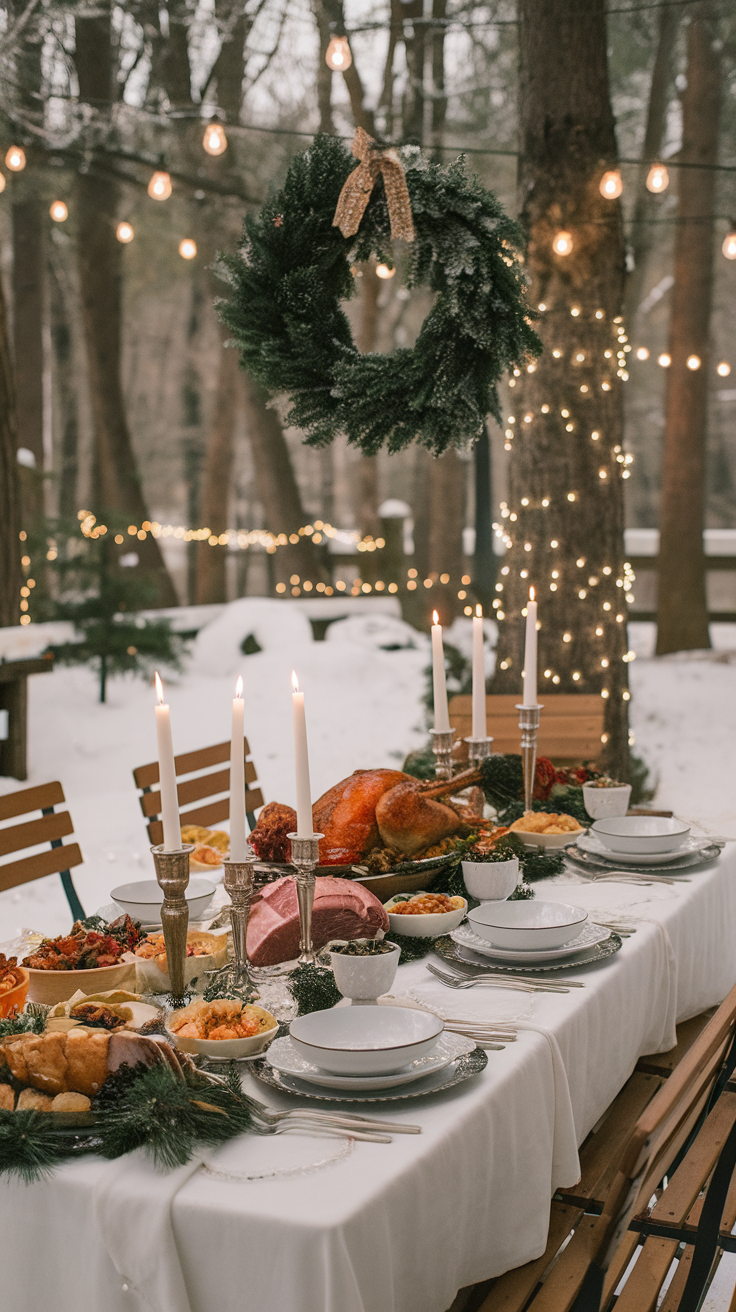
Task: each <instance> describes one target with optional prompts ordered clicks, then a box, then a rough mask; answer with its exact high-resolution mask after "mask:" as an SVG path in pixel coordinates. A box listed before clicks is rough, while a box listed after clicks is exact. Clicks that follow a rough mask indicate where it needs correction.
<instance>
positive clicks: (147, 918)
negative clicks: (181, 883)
mask: <svg viewBox="0 0 736 1312" xmlns="http://www.w3.org/2000/svg"><path fill="white" fill-rule="evenodd" d="M214 893H215V886H214V884H210V882H209V880H207V879H190V880H189V883H188V884H187V889H186V893H185V897H186V900H187V906H188V907H189V919H190V921H195V920H201V919H202V916H203V915H204V913H205V911H206V910H207V907H208V906H209V904H210V902H211V901H212V898H213V897H214ZM110 896H111V898H113V900H114V901H115V902H116V903H117V905H118V906H119V907H121V908H122V910H123V911H126V912H127V913H128V915H129V916H131V917H132V919H133V920H140V921H142V922H143V924H144V925H160V924H161V904H162V902H163V900H164V894H163V889H162V888H161V886H160V885H159V884H158V883H157V881H156V880H155V879H140V880H138V882H137V883H134V884H120V885H119V887H118V888H114V889H113V890H112V893H111V894H110Z"/></svg>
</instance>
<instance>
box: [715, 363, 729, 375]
mask: <svg viewBox="0 0 736 1312" xmlns="http://www.w3.org/2000/svg"><path fill="white" fill-rule="evenodd" d="M730 372H731V366H730V364H729V363H728V361H726V360H721V363H720V364H719V366H718V368H717V369H716V373H717V374H718V376H719V378H728V375H729V374H730Z"/></svg>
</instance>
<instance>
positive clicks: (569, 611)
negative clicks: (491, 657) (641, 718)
mask: <svg viewBox="0 0 736 1312" xmlns="http://www.w3.org/2000/svg"><path fill="white" fill-rule="evenodd" d="M518 12H519V20H520V29H519V44H520V136H521V151H520V159H519V188H520V200H521V211H522V219H523V222H524V224H525V226H526V230H527V233H528V235H529V251H528V256H527V264H526V268H527V272H528V274H529V275H530V277H531V292H530V299H531V303H532V304H533V305H536V304H537V303H539V302H542V303H543V304H545V305H546V307H547V308H546V310H545V311H544V312H543V314H542V317H541V320H540V323H539V326H538V331H539V332H540V334H541V336H542V339H543V341H544V345H545V348H546V349H545V352H544V354H543V356H542V357H541V359H540V360H539V361H538V363H537V364H536V367H534V369H533V372H531V373H528V372H525V373H523V374H522V376H521V378H520V379H519V380H518V385H517V388H516V389H515V391H514V393H513V401H512V402H511V403H510V409H511V410H512V411H513V415H514V419H515V423H514V424H513V426H512V425H511V424H509V428H508V429H507V433H511V434H513V435H514V436H513V437H512V438H511V439H508V440H511V441H513V449H512V454H511V458H510V480H509V482H510V496H509V509H508V512H507V516H508V517H507V518H505V520H504V523H505V528H506V530H507V532H508V535H509V536H510V538H511V547H510V548H509V550H508V553H507V555H506V558H505V561H504V574H503V583H502V584H501V585H500V587H501V589H502V591H501V593H500V596H499V597H498V598H497V599H498V600H499V601H500V602H501V604H500V605H499V606H498V607H497V611H498V614H499V616H500V615H503V616H504V622H503V623H501V624H500V636H499V647H498V665H497V677H496V687H497V689H498V690H499V691H504V692H516V691H520V690H521V666H522V658H521V651H522V647H521V643H522V630H523V624H524V621H523V619H522V611H523V610H524V609H525V606H526V601H527V598H528V595H529V586H530V584H533V585H534V587H535V590H536V594H537V597H538V600H539V618H540V621H541V629H540V632H539V674H540V679H539V684H540V688H539V693H540V701H542V702H544V695H545V691H549V692H578V691H579V692H585V693H598V692H599V693H600V694H601V696H602V697H604V699H605V735H604V736H605V743H604V751H603V754H602V755H603V759H604V762H605V764H606V766H607V768H609V769H610V770H612V771H614V772H615V773H616V774H617V775H619V776H622V775H625V774H626V773H627V772H628V714H627V713H628V688H627V677H626V676H627V670H628V665H627V664H626V662H625V661H624V659H623V657H624V656H625V654H626V651H627V645H628V644H627V636H626V609H625V602H624V596H623V593H624V587H623V581H624V575H623V549H624V547H623V525H624V514H623V483H622V480H621V476H620V475H621V470H622V465H621V464H620V463H619V462H618V461H617V458H616V457H617V455H619V454H621V446H622V443H623V413H622V409H623V407H622V401H623V398H622V395H621V384H620V383H619V381H618V380H617V377H616V351H617V349H620V350H621V351H622V350H623V343H622V344H620V346H617V341H616V338H617V336H618V332H617V325H616V323H615V321H616V319H617V318H618V317H619V316H620V314H621V306H622V299H623V282H624V246H623V235H622V228H621V210H620V205H619V204H618V202H611V201H608V200H605V199H604V198H603V197H602V196H601V195H600V192H599V189H598V184H599V182H600V178H601V175H602V173H603V171H604V167H611V164H612V162H613V161H615V158H616V139H615V131H614V120H613V114H612V110H611V104H610V98H609V89H608V67H607V57H606V13H605V6H604V3H603V0H569V3H568V4H567V5H565V6H564V7H561V6H560V5H559V4H557V3H556V2H555V0H520V4H519V11H518ZM601 161H605V166H604V165H602V163H601ZM559 229H566V230H568V231H570V232H571V233H572V236H573V242H574V247H573V251H572V254H570V255H566V256H559V255H556V254H555V253H554V252H553V250H552V241H553V238H554V235H555V232H556V231H557V230H559ZM573 311H575V313H573ZM597 316H600V317H597ZM606 351H608V352H609V356H608V358H606V356H605V355H604V352H606ZM553 352H554V353H555V354H553ZM580 357H582V359H581V358H580ZM527 416H528V417H529V418H528V420H527V418H526V417H527ZM512 516H513V518H512ZM553 544H554V545H553ZM506 570H508V573H506V572H505V571H506ZM617 584H618V585H619V586H617ZM497 586H499V585H497ZM566 638H567V639H568V640H566ZM575 676H577V677H575Z"/></svg>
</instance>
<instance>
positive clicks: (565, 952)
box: [450, 920, 611, 966]
mask: <svg viewBox="0 0 736 1312" xmlns="http://www.w3.org/2000/svg"><path fill="white" fill-rule="evenodd" d="M610 937H611V931H610V929H609V928H608V927H607V926H605V925H596V924H594V923H593V922H592V921H590V920H586V922H585V924H584V925H583V927H582V929H581V931H580V933H579V934H578V936H577V938H573V939H571V940H570V942H569V943H566V944H565V946H564V947H562V948H544V949H542V948H537V949H536V950H534V949H532V950H531V951H529V949H527V950H526V951H522V950H518V951H511V950H510V949H507V948H494V947H491V944H490V943H486V942H484V941H483V939H482V938H479V937H478V935H477V934H475V933H473V930H472V929H471V927H470V925H459V926H458V928H457V929H453V931H452V934H451V935H450V938H453V939H454V940H455V942H456V943H459V944H460V947H463V948H468V949H469V950H470V951H471V952H476V953H477V954H478V956H481V957H490V958H491V960H492V961H494V962H496V963H500V962H507V963H508V964H509V965H518V966H521V965H523V966H536V965H542V964H543V963H545V962H548V961H549V962H552V961H562V960H564V958H565V957H574V956H575V954H576V953H578V952H585V951H586V949H587V948H592V947H595V946H596V944H597V943H605V941H606V939H608V938H610Z"/></svg>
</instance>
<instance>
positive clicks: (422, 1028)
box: [291, 1007, 444, 1075]
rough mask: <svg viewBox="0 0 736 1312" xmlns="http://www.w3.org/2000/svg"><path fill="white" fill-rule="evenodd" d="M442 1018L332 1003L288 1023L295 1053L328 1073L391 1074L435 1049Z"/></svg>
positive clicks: (405, 1009)
mask: <svg viewBox="0 0 736 1312" xmlns="http://www.w3.org/2000/svg"><path fill="white" fill-rule="evenodd" d="M443 1028H444V1025H443V1022H442V1021H441V1020H440V1019H439V1017H438V1016H434V1015H432V1013H431V1012H429V1011H418V1010H415V1009H414V1008H411V1007H335V1008H333V1009H332V1010H331V1011H313V1012H311V1013H310V1014H309V1015H308V1016H297V1018H296V1020H293V1021H292V1022H291V1040H292V1043H293V1044H294V1047H295V1048H296V1049H297V1052H298V1053H299V1054H300V1056H302V1057H304V1058H306V1060H307V1061H311V1062H313V1063H314V1065H315V1066H320V1067H321V1068H322V1069H323V1070H326V1071H331V1072H332V1073H333V1075H390V1074H391V1072H392V1071H398V1070H401V1068H402V1066H408V1065H409V1063H410V1062H412V1061H416V1059H417V1057H424V1056H425V1055H426V1054H427V1053H428V1052H431V1051H432V1049H433V1048H434V1046H435V1044H436V1042H437V1040H438V1038H439V1036H440V1034H441V1033H442V1030H443Z"/></svg>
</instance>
